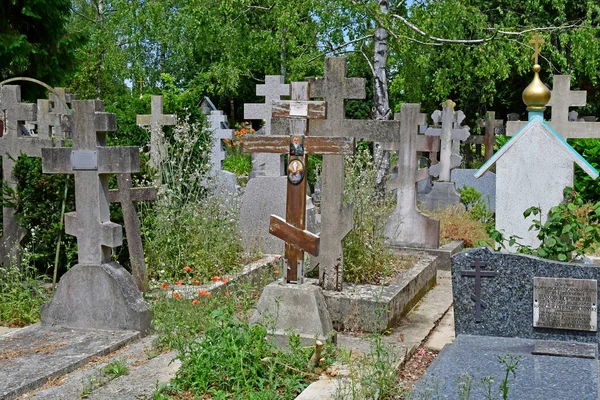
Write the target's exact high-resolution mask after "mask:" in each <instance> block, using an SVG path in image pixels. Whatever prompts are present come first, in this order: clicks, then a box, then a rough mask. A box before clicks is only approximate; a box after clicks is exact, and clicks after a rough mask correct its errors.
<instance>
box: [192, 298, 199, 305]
mask: <svg viewBox="0 0 600 400" xmlns="http://www.w3.org/2000/svg"><path fill="white" fill-rule="evenodd" d="M192 304H194V305H196V304H200V301H199V300H198V299H196V300H194V301H192Z"/></svg>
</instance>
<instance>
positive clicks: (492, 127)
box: [478, 111, 504, 161]
mask: <svg viewBox="0 0 600 400" xmlns="http://www.w3.org/2000/svg"><path fill="white" fill-rule="evenodd" d="M503 125H504V121H503V120H501V119H496V112H495V111H488V112H487V118H486V119H482V120H480V121H479V126H480V127H481V128H485V142H484V145H485V155H484V160H485V161H487V160H489V159H490V157H492V155H494V144H496V128H501V127H502V126H503ZM478 154H481V153H479V152H478Z"/></svg>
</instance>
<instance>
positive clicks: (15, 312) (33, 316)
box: [0, 258, 49, 326]
mask: <svg viewBox="0 0 600 400" xmlns="http://www.w3.org/2000/svg"><path fill="white" fill-rule="evenodd" d="M27 261H28V260H26V259H25V258H24V260H23V263H22V264H21V268H17V267H16V266H9V267H2V266H0V325H7V326H25V325H30V324H33V323H35V322H38V321H39V320H40V309H41V306H42V304H44V303H45V302H46V301H48V299H49V293H48V292H47V291H46V290H45V289H44V288H43V286H42V282H41V281H40V280H39V279H38V278H37V273H36V271H35V269H34V268H33V267H30V266H28V265H27Z"/></svg>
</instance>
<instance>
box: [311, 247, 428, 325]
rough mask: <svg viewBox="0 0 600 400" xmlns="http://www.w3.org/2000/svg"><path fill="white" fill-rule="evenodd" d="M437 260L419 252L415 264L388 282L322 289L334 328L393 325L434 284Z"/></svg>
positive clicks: (348, 284) (346, 284) (347, 284)
mask: <svg viewBox="0 0 600 400" xmlns="http://www.w3.org/2000/svg"><path fill="white" fill-rule="evenodd" d="M439 262H440V259H439V258H438V257H435V256H432V255H429V254H421V255H420V259H419V261H417V263H416V264H415V265H414V266H413V267H411V268H409V269H407V270H406V271H404V272H403V273H402V274H401V275H400V276H399V277H398V279H396V281H395V282H393V283H391V284H389V285H387V286H382V285H356V284H350V283H345V284H344V287H343V290H342V291H341V292H337V291H333V290H324V291H323V295H324V296H325V302H326V303H327V309H328V310H329V314H330V315H331V319H332V322H333V328H334V329H335V330H337V331H359V332H360V331H362V332H375V331H379V332H381V331H384V330H385V329H388V328H392V327H394V326H395V325H396V324H397V323H398V322H399V321H400V318H402V317H403V316H404V315H406V314H407V313H408V312H409V311H410V310H411V309H412V308H413V307H414V306H415V305H416V304H417V303H418V302H419V300H420V299H421V298H422V297H423V296H424V295H425V294H426V293H427V292H428V291H429V289H431V288H432V287H434V286H435V284H436V272H437V270H438V264H439Z"/></svg>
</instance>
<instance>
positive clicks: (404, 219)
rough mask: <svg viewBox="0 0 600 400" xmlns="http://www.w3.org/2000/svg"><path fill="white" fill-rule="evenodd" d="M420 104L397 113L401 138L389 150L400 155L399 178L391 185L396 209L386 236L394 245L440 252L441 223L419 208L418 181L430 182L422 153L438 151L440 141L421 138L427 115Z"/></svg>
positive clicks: (431, 137)
mask: <svg viewBox="0 0 600 400" xmlns="http://www.w3.org/2000/svg"><path fill="white" fill-rule="evenodd" d="M420 109H421V106H420V105H419V104H403V105H402V112H401V113H400V114H395V115H394V119H395V120H397V121H400V132H399V135H398V139H396V141H395V142H393V143H390V144H389V150H396V151H397V152H398V163H399V164H398V177H397V178H396V179H394V180H391V181H390V182H389V185H390V188H392V189H394V188H395V189H397V199H396V208H395V209H394V211H392V213H391V214H390V215H389V216H388V219H387V220H386V222H385V225H384V230H383V234H384V236H385V237H386V238H387V242H388V243H389V244H390V245H394V246H402V247H406V246H409V247H418V248H430V249H437V248H438V247H439V246H440V221H438V220H437V219H434V218H431V217H429V216H428V215H425V214H423V213H421V212H420V211H419V210H418V209H417V182H419V181H421V180H424V179H427V176H428V173H429V172H428V170H427V168H421V169H418V153H419V152H436V151H438V150H439V145H440V141H439V138H437V137H435V136H425V135H419V134H418V131H419V125H420V124H422V123H424V122H425V114H421V113H420V112H419V111H420Z"/></svg>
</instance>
